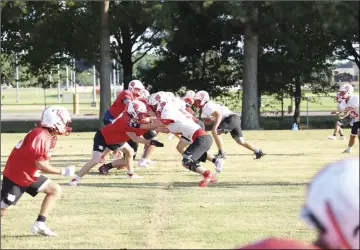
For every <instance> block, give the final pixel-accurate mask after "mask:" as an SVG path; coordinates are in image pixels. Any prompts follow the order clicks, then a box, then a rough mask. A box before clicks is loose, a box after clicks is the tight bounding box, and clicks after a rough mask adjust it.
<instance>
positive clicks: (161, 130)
mask: <svg viewBox="0 0 360 250" xmlns="http://www.w3.org/2000/svg"><path fill="white" fill-rule="evenodd" d="M155 131H156V132H159V133H164V134H168V133H170V130H169V129H168V128H167V127H157V128H156V129H155Z"/></svg>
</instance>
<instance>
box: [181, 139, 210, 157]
mask: <svg viewBox="0 0 360 250" xmlns="http://www.w3.org/2000/svg"><path fill="white" fill-rule="evenodd" d="M212 143H213V139H212V137H211V136H210V135H202V136H199V137H197V138H196V139H195V140H194V141H193V143H191V144H190V146H189V147H187V149H186V150H185V152H184V158H185V156H187V158H190V159H192V160H193V161H194V162H199V160H200V159H201V157H202V156H203V155H204V154H205V153H206V152H207V151H208V150H209V149H210V148H211V145H212Z"/></svg>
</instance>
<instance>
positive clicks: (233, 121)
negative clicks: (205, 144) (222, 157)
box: [217, 114, 243, 138]
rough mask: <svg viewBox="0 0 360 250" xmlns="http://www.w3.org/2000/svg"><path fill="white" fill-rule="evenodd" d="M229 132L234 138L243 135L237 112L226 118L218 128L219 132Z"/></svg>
mask: <svg viewBox="0 0 360 250" xmlns="http://www.w3.org/2000/svg"><path fill="white" fill-rule="evenodd" d="M228 132H230V134H231V136H232V137H233V138H238V137H243V133H242V130H241V120H240V116H238V115H237V114H232V115H229V116H228V117H226V118H224V119H223V120H222V121H221V123H220V124H219V127H218V128H217V133H218V134H222V133H225V134H226V133H228Z"/></svg>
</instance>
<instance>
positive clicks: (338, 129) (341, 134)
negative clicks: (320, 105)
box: [328, 120, 343, 140]
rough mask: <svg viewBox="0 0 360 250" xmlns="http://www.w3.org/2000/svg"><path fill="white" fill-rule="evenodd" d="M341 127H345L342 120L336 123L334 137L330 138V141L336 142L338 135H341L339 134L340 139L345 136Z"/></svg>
mask: <svg viewBox="0 0 360 250" xmlns="http://www.w3.org/2000/svg"><path fill="white" fill-rule="evenodd" d="M341 126H343V122H342V121H341V120H337V121H336V122H335V128H334V133H333V135H331V136H328V139H330V140H336V135H337V133H339V134H340V137H342V136H343V133H342V129H341Z"/></svg>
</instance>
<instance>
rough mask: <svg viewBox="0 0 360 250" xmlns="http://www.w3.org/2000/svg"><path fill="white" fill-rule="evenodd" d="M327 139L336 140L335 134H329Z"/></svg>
mask: <svg viewBox="0 0 360 250" xmlns="http://www.w3.org/2000/svg"><path fill="white" fill-rule="evenodd" d="M328 139H329V140H336V136H333V135H330V136H328Z"/></svg>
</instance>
